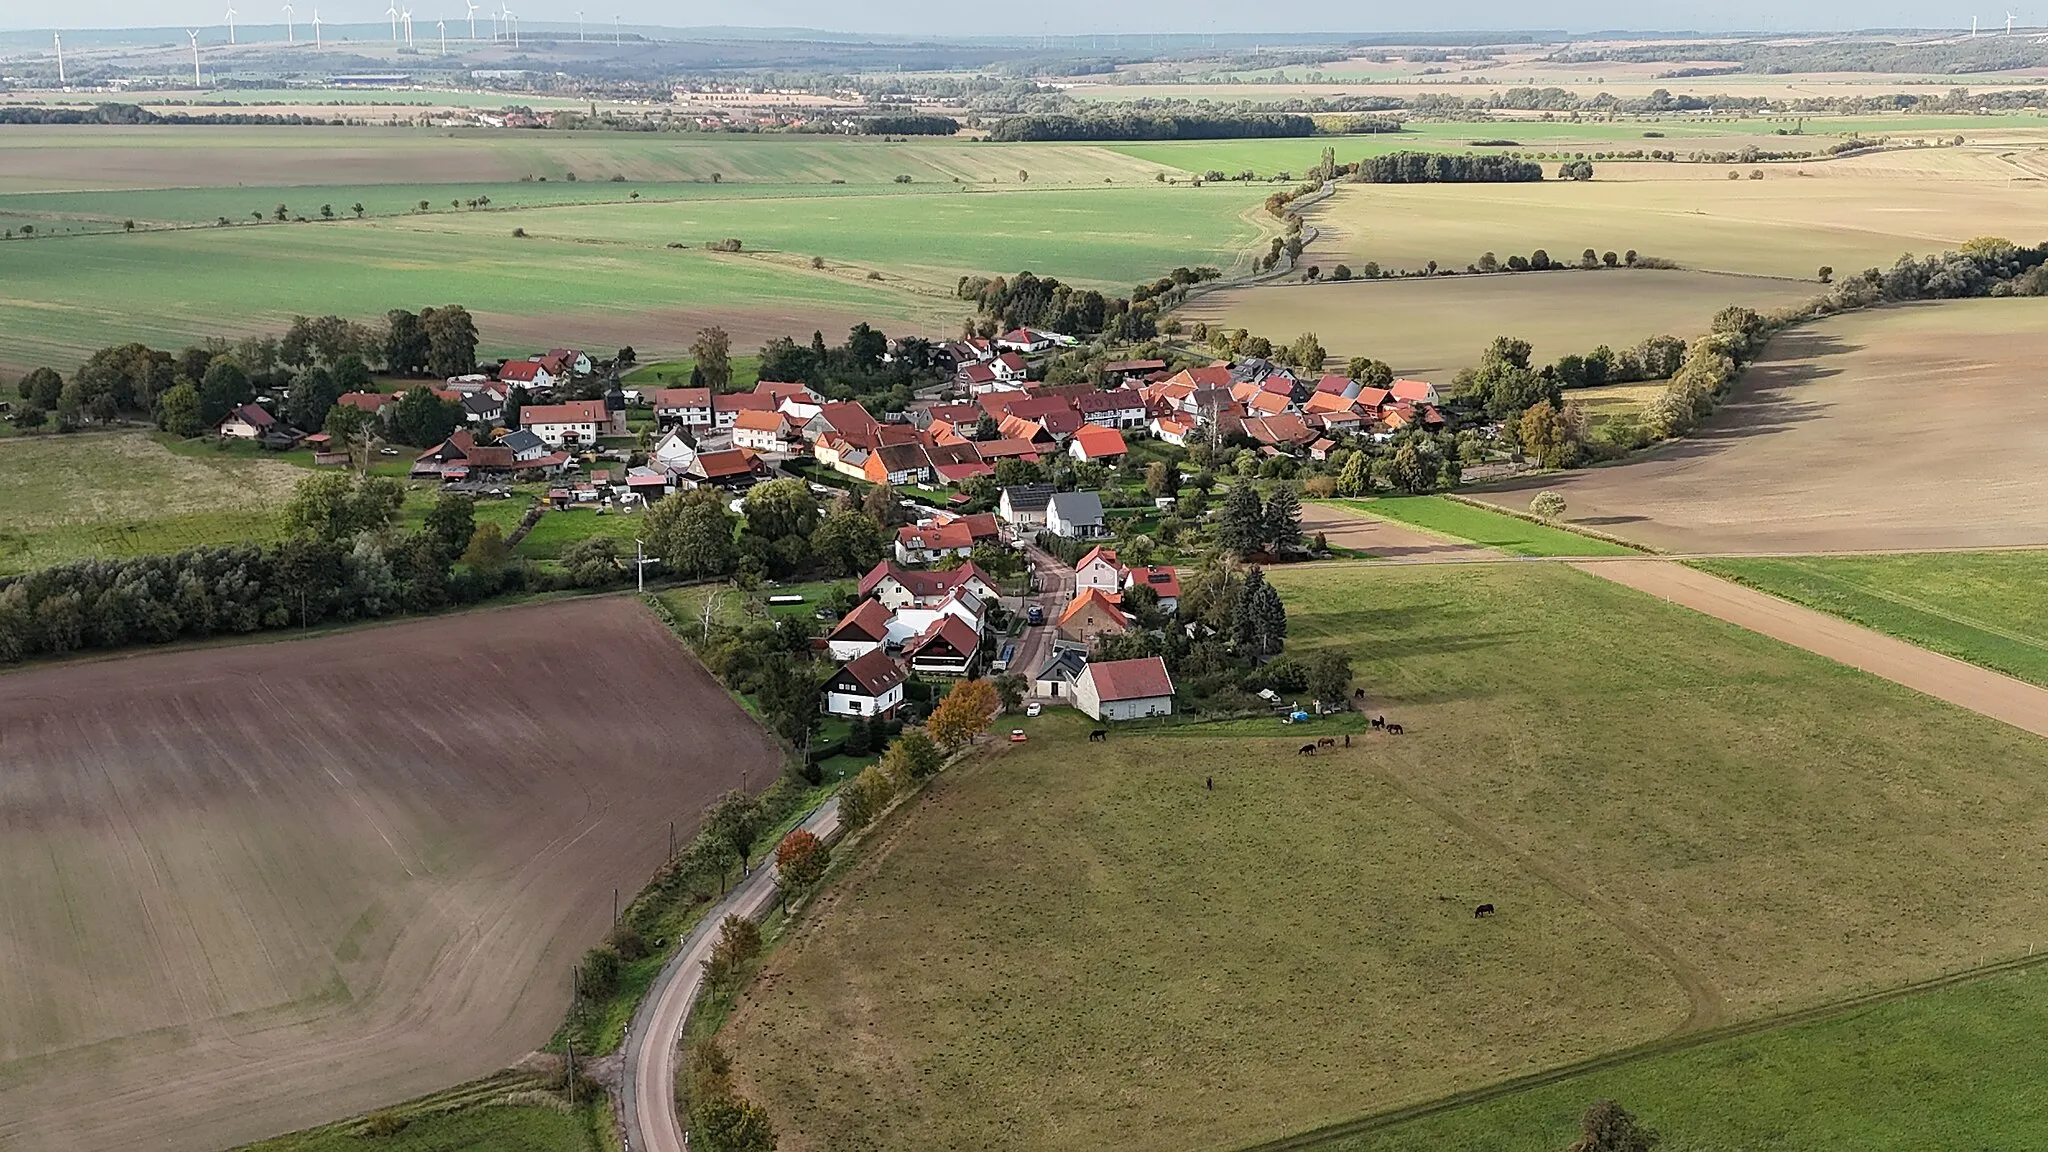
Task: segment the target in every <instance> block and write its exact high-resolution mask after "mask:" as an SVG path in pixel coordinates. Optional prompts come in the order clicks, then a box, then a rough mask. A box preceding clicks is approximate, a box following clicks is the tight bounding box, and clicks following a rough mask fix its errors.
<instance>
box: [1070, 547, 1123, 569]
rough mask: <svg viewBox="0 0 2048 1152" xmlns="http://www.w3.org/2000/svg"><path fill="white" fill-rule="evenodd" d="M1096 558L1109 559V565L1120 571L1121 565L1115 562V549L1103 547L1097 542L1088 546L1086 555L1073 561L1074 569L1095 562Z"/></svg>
mask: <svg viewBox="0 0 2048 1152" xmlns="http://www.w3.org/2000/svg"><path fill="white" fill-rule="evenodd" d="M1097 560H1107V561H1109V566H1110V567H1111V568H1115V569H1117V570H1118V571H1122V569H1123V565H1121V564H1119V563H1117V562H1116V549H1114V548H1104V547H1103V546H1102V545H1100V544H1097V545H1096V546H1095V547H1093V548H1090V549H1089V550H1088V554H1087V555H1086V556H1083V557H1081V558H1080V559H1079V560H1077V561H1075V563H1074V570H1075V571H1079V570H1081V569H1083V568H1086V567H1087V566H1089V565H1090V564H1093V563H1095V562H1096V561H1097Z"/></svg>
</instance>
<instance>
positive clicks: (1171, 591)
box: [1124, 564, 1180, 616]
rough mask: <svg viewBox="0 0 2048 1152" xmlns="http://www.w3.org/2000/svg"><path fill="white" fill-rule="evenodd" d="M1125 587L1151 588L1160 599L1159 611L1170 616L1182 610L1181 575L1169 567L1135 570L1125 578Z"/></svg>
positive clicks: (1160, 566)
mask: <svg viewBox="0 0 2048 1152" xmlns="http://www.w3.org/2000/svg"><path fill="white" fill-rule="evenodd" d="M1124 587H1125V588H1126V589H1130V588H1138V587H1144V588H1150V589H1151V590H1152V594H1153V595H1154V596H1157V597H1159V610H1160V611H1161V612H1164V613H1166V614H1167V615H1169V616H1171V615H1173V614H1174V613H1175V612H1178V611H1179V610H1180V573H1178V572H1176V571H1174V570H1173V568H1172V567H1170V566H1168V565H1164V564H1155V565H1152V566H1150V567H1146V568H1133V569H1131V570H1130V572H1129V573H1127V574H1126V575H1125V576H1124Z"/></svg>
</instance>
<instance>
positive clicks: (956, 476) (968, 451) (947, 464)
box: [924, 440, 996, 487]
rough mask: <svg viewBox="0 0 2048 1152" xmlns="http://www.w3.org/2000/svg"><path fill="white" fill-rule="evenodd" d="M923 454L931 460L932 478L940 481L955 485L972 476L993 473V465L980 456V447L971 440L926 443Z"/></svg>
mask: <svg viewBox="0 0 2048 1152" xmlns="http://www.w3.org/2000/svg"><path fill="white" fill-rule="evenodd" d="M924 454H925V456H926V457H927V458H928V459H930V460H931V464H932V475H933V478H934V479H935V480H937V481H939V482H940V483H944V484H951V485H954V486H956V487H957V486H959V485H961V484H964V483H966V482H967V481H968V480H970V479H972V478H973V477H976V476H993V475H994V474H995V470H996V469H995V465H993V464H990V463H989V462H988V461H986V460H983V459H982V458H981V449H980V448H979V447H977V446H976V445H975V444H974V443H973V442H972V441H968V440H962V441H959V442H957V443H953V444H938V443H931V444H926V445H925V449H924Z"/></svg>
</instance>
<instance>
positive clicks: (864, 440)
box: [804, 400, 881, 448]
mask: <svg viewBox="0 0 2048 1152" xmlns="http://www.w3.org/2000/svg"><path fill="white" fill-rule="evenodd" d="M880 429H881V424H880V423H879V422H877V421H876V420H875V418H874V417H873V416H872V415H870V414H869V413H868V410H867V409H865V408H863V407H861V406H860V405H859V404H856V403H854V402H853V401H851V400H839V401H834V402H832V403H829V404H821V405H819V406H818V413H817V415H815V416H812V417H811V418H810V419H809V420H807V421H805V422H804V439H806V440H809V441H810V442H812V443H813V444H815V443H817V441H818V438H819V437H820V436H824V435H826V434H827V433H830V434H832V435H835V436H838V437H839V438H840V439H842V440H844V441H846V442H847V443H848V444H851V445H853V446H854V447H856V448H873V447H874V446H875V445H877V444H879V443H881V432H880Z"/></svg>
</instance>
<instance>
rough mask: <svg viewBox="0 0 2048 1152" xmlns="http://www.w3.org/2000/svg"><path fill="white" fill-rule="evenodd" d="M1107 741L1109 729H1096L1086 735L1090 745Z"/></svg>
mask: <svg viewBox="0 0 2048 1152" xmlns="http://www.w3.org/2000/svg"><path fill="white" fill-rule="evenodd" d="M1107 739H1109V729H1107V728H1097V729H1096V730H1095V731H1093V732H1090V733H1089V734H1088V742H1089V743H1091V744H1100V743H1102V742H1103V741H1104V740H1107Z"/></svg>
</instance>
